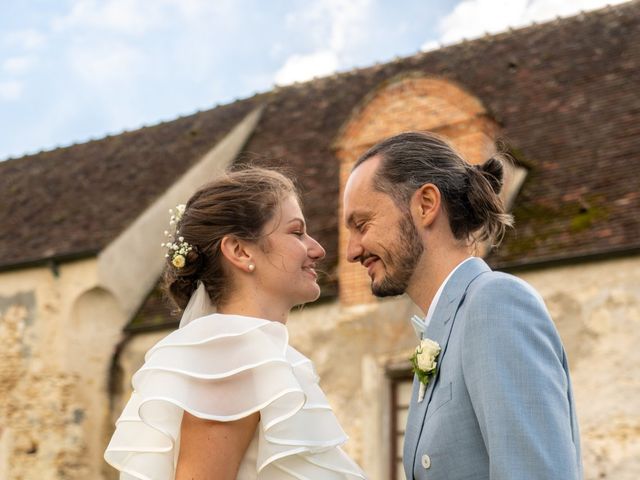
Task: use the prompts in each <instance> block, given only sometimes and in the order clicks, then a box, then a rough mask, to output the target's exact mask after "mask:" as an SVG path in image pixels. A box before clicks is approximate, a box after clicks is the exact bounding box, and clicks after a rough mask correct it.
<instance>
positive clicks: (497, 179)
mask: <svg viewBox="0 0 640 480" xmlns="http://www.w3.org/2000/svg"><path fill="white" fill-rule="evenodd" d="M504 159H505V157H504V156H503V155H502V154H496V155H494V156H493V157H491V158H490V159H489V160H487V161H486V162H484V163H483V164H482V165H478V169H479V170H480V172H482V175H483V176H484V178H485V179H486V180H487V181H488V182H489V184H490V185H491V188H492V189H493V191H494V192H496V193H500V191H501V190H502V185H503V184H504V165H503V162H504Z"/></svg>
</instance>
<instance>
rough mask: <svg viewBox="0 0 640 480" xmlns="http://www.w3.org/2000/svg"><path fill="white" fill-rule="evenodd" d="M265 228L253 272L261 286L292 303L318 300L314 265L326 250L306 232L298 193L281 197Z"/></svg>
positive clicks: (318, 293) (280, 298)
mask: <svg viewBox="0 0 640 480" xmlns="http://www.w3.org/2000/svg"><path fill="white" fill-rule="evenodd" d="M264 232H265V233H266V234H267V236H266V238H265V239H264V243H263V248H262V249H261V251H260V252H258V254H257V255H256V257H255V265H256V269H255V272H254V275H255V276H256V280H257V281H258V283H259V286H260V287H261V288H262V289H264V291H265V292H266V293H268V294H269V295H270V296H273V297H275V298H277V299H279V300H283V301H285V302H287V303H289V304H290V305H291V306H295V305H300V304H302V303H307V302H312V301H314V300H316V299H317V298H318V297H319V296H320V287H319V286H318V282H317V279H318V275H317V274H316V271H315V267H316V262H317V261H319V260H320V259H322V258H323V257H324V255H325V251H324V248H322V246H321V245H320V244H319V243H318V242H316V241H315V240H314V239H313V238H312V237H310V236H309V235H308V234H307V231H306V224H305V220H304V216H303V215H302V211H301V209H300V205H299V204H298V200H297V198H296V197H295V196H293V195H291V196H288V197H286V198H285V199H284V200H283V201H282V203H281V204H280V208H278V209H277V210H276V213H275V215H274V218H272V219H271V220H270V221H269V222H268V223H267V224H266V225H265V227H264Z"/></svg>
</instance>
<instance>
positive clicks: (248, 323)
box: [104, 314, 366, 480]
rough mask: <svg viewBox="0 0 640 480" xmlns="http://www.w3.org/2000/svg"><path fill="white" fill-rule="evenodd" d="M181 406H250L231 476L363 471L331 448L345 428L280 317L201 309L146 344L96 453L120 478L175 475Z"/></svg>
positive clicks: (276, 479) (336, 478) (227, 416)
mask: <svg viewBox="0 0 640 480" xmlns="http://www.w3.org/2000/svg"><path fill="white" fill-rule="evenodd" d="M183 411H187V412H189V413H190V414H192V415H195V416H197V417H200V418H206V419H210V420H217V421H222V422H225V421H232V420H237V419H240V418H243V417H246V416H248V415H250V414H252V413H254V412H258V411H259V412H260V422H259V424H258V428H257V430H256V434H255V436H254V438H253V440H252V442H251V444H250V446H249V448H248V450H247V452H246V454H245V456H244V458H243V460H242V463H241V466H240V470H239V472H238V476H237V479H238V480H254V479H260V480H288V479H298V480H302V479H305V480H316V479H318V480H355V479H364V478H366V477H365V475H364V473H363V472H362V470H361V469H360V468H359V467H358V465H356V463H355V462H353V461H352V460H351V459H350V458H349V457H348V456H347V455H346V454H345V453H344V452H343V451H342V449H341V448H340V445H341V444H343V443H344V442H345V441H346V440H347V436H346V435H345V433H344V431H343V430H342V428H341V427H340V425H339V423H338V420H337V418H336V417H335V415H334V413H333V411H332V410H331V407H330V406H329V404H328V402H327V399H326V397H325V395H324V393H323V392H322V390H321V389H320V387H319V385H318V377H317V375H316V373H315V371H314V369H313V365H312V363H311V361H310V360H309V359H308V358H306V357H305V356H304V355H302V354H301V353H299V352H298V351H297V350H295V349H294V348H293V347H291V346H289V342H288V332H287V328H286V327H285V326H284V325H283V324H281V323H278V322H272V321H268V320H263V319H259V318H254V317H244V316H237V315H223V314H211V315H207V316H204V317H201V318H198V319H196V320H194V321H192V322H191V323H189V324H188V325H185V326H184V327H182V328H180V329H178V330H176V331H174V332H172V333H171V334H170V335H168V336H167V337H165V338H164V339H163V340H161V341H160V342H158V343H157V344H156V345H155V346H153V347H152V348H151V349H150V350H149V351H148V352H147V354H146V355H145V363H144V365H143V366H142V368H140V370H138V372H136V374H135V375H134V376H133V393H132V395H131V399H130V400H129V402H128V403H127V405H126V407H125V409H124V411H123V412H122V415H121V416H120V418H119V419H118V421H117V422H116V431H115V433H114V434H113V437H112V438H111V442H110V443H109V446H108V447H107V450H106V451H105V455H104V457H105V460H106V461H107V462H108V463H109V464H111V465H112V466H113V467H115V468H116V469H118V470H120V479H121V480H130V479H144V480H169V479H173V478H175V468H176V463H177V460H178V452H179V449H180V423H181V420H182V414H183ZM205 453H206V452H203V454H205Z"/></svg>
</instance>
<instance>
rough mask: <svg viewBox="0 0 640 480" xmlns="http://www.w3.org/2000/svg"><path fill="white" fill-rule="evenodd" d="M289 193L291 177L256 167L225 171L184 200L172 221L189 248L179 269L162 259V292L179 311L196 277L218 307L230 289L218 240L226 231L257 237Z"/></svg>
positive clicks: (293, 192)
mask: <svg viewBox="0 0 640 480" xmlns="http://www.w3.org/2000/svg"><path fill="white" fill-rule="evenodd" d="M289 195H295V196H296V198H299V194H298V191H297V189H296V187H295V185H294V183H293V181H292V180H291V179H289V178H287V177H286V176H285V175H283V174H282V173H279V172H276V171H274V170H269V169H265V168H259V167H250V168H246V169H243V170H236V171H232V172H228V173H225V174H224V175H222V176H221V177H219V178H217V179H216V180H214V181H213V182H211V183H209V184H207V185H205V186H203V187H202V188H200V189H199V190H198V191H197V192H196V193H195V194H194V195H193V196H192V197H191V198H190V199H189V201H188V202H187V205H186V209H185V211H184V213H183V214H182V217H181V218H180V220H179V222H178V225H177V230H178V232H179V235H180V237H184V242H186V243H188V244H189V245H190V246H191V247H192V249H191V250H190V251H189V252H188V253H187V254H186V256H185V258H186V261H185V264H184V266H182V267H181V268H176V267H175V266H174V264H172V261H171V260H172V259H171V257H168V258H167V265H166V267H165V271H164V275H163V283H164V286H163V290H164V293H165V295H166V296H167V297H168V298H169V299H170V300H171V301H172V302H173V303H174V304H175V305H176V306H177V307H178V308H179V309H180V310H184V309H185V307H186V306H187V303H188V302H189V298H190V297H191V294H192V293H193V292H194V290H195V289H196V287H197V283H198V280H200V281H202V283H203V284H204V286H205V288H206V290H207V293H208V294H209V297H210V298H211V302H212V303H213V304H214V305H219V304H220V303H221V302H222V301H223V300H224V299H225V297H226V295H227V294H228V292H229V288H230V287H231V279H230V278H227V276H226V275H225V271H224V268H223V263H222V252H221V251H220V242H221V241H222V239H223V238H224V237H225V236H229V235H230V236H233V237H235V238H238V239H240V240H245V241H250V242H258V241H260V240H261V238H262V237H264V232H263V229H264V226H265V224H266V223H267V222H268V221H269V220H271V218H272V217H273V215H274V214H275V212H276V209H277V207H278V206H279V205H280V203H281V202H282V200H283V199H284V198H286V197H288V196H289Z"/></svg>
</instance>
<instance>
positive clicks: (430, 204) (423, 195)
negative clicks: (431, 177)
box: [411, 183, 442, 227]
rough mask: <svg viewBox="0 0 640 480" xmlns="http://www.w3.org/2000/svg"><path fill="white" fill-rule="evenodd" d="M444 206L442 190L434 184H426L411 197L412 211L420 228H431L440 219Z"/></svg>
mask: <svg viewBox="0 0 640 480" xmlns="http://www.w3.org/2000/svg"><path fill="white" fill-rule="evenodd" d="M441 206H442V196H441V194H440V190H439V189H438V187H436V186H435V185H434V184H433V183H425V184H424V185H422V186H421V187H420V188H419V189H418V190H416V192H415V193H414V194H413V197H411V210H412V211H413V212H412V213H413V215H414V218H415V219H416V222H417V224H418V225H419V226H422V227H429V226H431V224H433V222H434V221H435V220H436V218H437V217H438V214H439V213H440V207H441Z"/></svg>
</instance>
